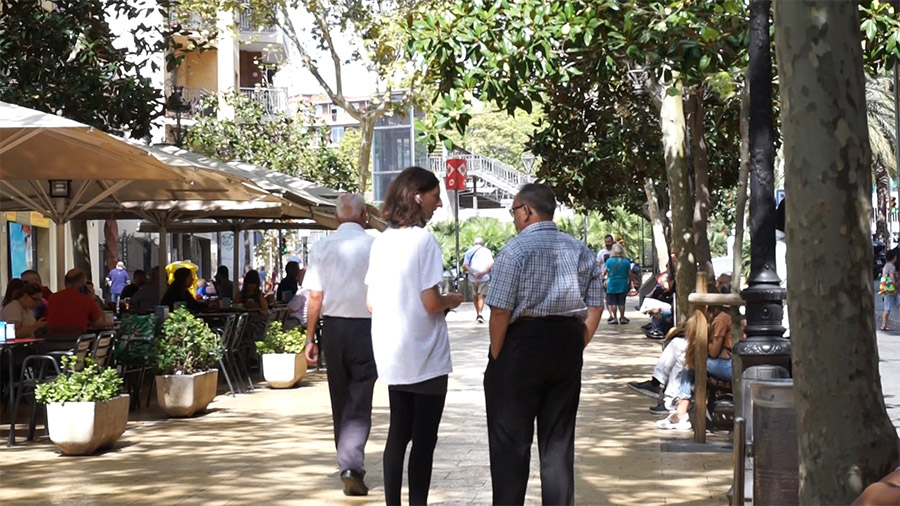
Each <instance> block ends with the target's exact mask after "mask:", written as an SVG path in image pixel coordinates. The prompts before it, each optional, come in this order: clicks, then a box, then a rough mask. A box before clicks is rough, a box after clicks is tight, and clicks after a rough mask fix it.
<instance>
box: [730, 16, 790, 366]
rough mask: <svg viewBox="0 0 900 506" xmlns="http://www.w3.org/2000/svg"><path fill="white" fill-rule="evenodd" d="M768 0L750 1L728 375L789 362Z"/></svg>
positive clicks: (788, 364) (788, 363) (786, 364)
mask: <svg viewBox="0 0 900 506" xmlns="http://www.w3.org/2000/svg"><path fill="white" fill-rule="evenodd" d="M770 5H771V1H770V0H751V1H750V55H749V56H750V70H749V74H750V76H749V81H750V82H749V86H750V239H751V241H750V242H751V248H750V277H749V279H748V285H749V286H748V287H747V289H746V290H743V291H742V292H741V297H743V299H744V301H745V307H746V310H747V327H746V329H745V331H746V333H747V339H745V340H742V341H740V342H738V343H737V344H736V345H735V346H734V354H735V358H736V366H735V368H734V371H735V372H734V377H735V378H740V375H741V374H742V372H743V371H744V370H745V369H747V368H748V367H752V366H755V365H764V364H771V365H781V366H784V367H787V368H789V367H790V357H791V344H790V341H788V340H787V339H785V338H784V337H783V336H784V330H785V329H784V327H783V326H782V318H783V316H784V309H783V307H782V301H783V300H784V299H785V296H786V291H785V289H784V288H782V287H781V285H780V282H781V280H780V279H779V278H778V274H777V272H776V271H775V223H776V212H775V184H774V180H775V176H774V174H775V167H774V165H775V128H774V126H773V121H772V54H771V50H770V38H769V7H770Z"/></svg>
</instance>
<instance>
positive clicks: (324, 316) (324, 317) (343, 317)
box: [322, 315, 372, 321]
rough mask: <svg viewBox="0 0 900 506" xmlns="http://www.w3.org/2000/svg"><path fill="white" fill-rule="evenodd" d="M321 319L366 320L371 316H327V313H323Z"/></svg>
mask: <svg viewBox="0 0 900 506" xmlns="http://www.w3.org/2000/svg"><path fill="white" fill-rule="evenodd" d="M322 319H323V320H352V321H355V320H366V321H368V320H371V319H372V318H371V317H369V318H351V317H349V316H328V315H323V316H322Z"/></svg>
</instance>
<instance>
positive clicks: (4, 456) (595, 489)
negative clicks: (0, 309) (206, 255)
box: [0, 304, 900, 505]
mask: <svg viewBox="0 0 900 506" xmlns="http://www.w3.org/2000/svg"><path fill="white" fill-rule="evenodd" d="M629 307H630V306H629ZM628 316H629V317H630V318H631V319H632V323H631V324H629V325H623V326H615V325H607V324H606V323H605V321H604V322H603V323H601V325H600V329H599V330H598V332H597V335H596V336H595V338H594V341H593V342H592V343H591V345H590V346H589V347H588V348H587V350H586V351H585V365H584V374H583V378H584V380H583V387H582V395H581V405H580V408H579V414H578V426H577V431H576V443H575V444H576V449H575V457H576V464H575V473H576V503H577V504H641V505H645V504H697V505H700V504H727V500H726V498H725V492H726V490H728V488H729V486H730V484H731V461H732V460H731V459H732V456H731V453H730V447H729V449H726V450H725V451H723V449H722V443H723V442H727V441H728V435H719V434H716V435H710V436H709V437H708V440H709V441H712V442H714V444H709V445H706V446H703V447H700V448H698V447H697V446H695V445H694V444H693V443H692V441H691V433H690V432H673V431H662V430H659V429H657V428H656V426H655V424H654V422H655V420H657V419H658V418H660V417H659V416H656V415H652V414H650V413H649V412H648V411H647V408H648V407H649V406H650V405H651V404H652V400H651V399H649V398H647V397H643V396H639V395H637V394H635V393H633V392H631V391H630V390H629V389H627V388H626V387H625V383H626V382H627V381H632V380H644V379H647V378H648V377H649V376H650V372H651V370H652V367H653V365H654V364H655V362H656V358H657V356H658V354H659V344H658V343H657V342H656V341H651V340H648V339H645V338H644V337H643V335H642V334H641V332H640V329H639V326H640V325H641V324H642V323H643V321H644V317H643V316H641V315H640V314H638V313H637V312H633V313H632V314H629V315H628ZM448 320H449V321H450V327H451V330H450V332H451V347H452V350H453V363H454V372H453V374H451V376H450V392H449V393H448V395H447V402H446V408H445V410H444V416H443V420H442V422H441V428H440V439H439V441H438V446H437V450H436V452H435V462H434V474H433V478H432V486H431V494H430V496H429V501H430V502H431V503H432V504H490V502H491V484H490V467H489V464H488V448H487V431H486V427H485V413H484V393H483V389H482V377H483V371H484V367H485V364H486V355H487V349H488V335H487V324H477V323H475V312H474V309H473V308H472V306H471V304H466V305H463V306H462V307H461V309H460V310H459V311H458V312H455V313H450V315H449V317H448ZM897 344H898V343H897V342H896V341H895V342H894V345H895V350H897V349H898V348H900V347H897ZM897 356H898V357H900V352H898V353H897ZM895 379H896V376H895ZM883 380H885V381H886V378H884V377H883ZM895 383H900V381H895ZM222 391H224V390H222V389H220V392H222ZM388 413H389V408H388V401H387V388H386V387H385V385H384V384H382V383H378V384H377V385H376V389H375V399H374V411H373V426H372V435H371V437H370V440H369V445H368V447H367V467H368V475H367V477H366V481H367V482H368V484H369V485H370V487H371V491H370V495H369V496H367V497H364V498H347V497H345V496H344V495H343V494H342V493H341V487H340V482H339V480H338V470H337V469H336V468H335V455H334V443H333V440H332V430H331V412H330V407H329V400H328V387H327V383H326V381H325V374H324V372H318V373H316V372H314V371H310V373H309V374H308V376H307V379H305V380H304V381H303V383H302V384H301V386H300V387H299V388H296V389H293V390H282V391H274V390H266V389H259V390H257V391H256V392H254V393H251V394H245V395H238V397H237V398H232V397H230V396H225V395H220V396H219V397H217V398H216V401H215V402H214V403H213V404H212V405H211V406H210V410H209V412H208V413H206V414H205V415H201V416H197V417H195V418H192V419H187V420H175V419H162V420H157V421H149V422H147V421H144V422H141V421H138V422H129V430H128V431H127V432H126V433H125V434H124V435H123V436H122V438H121V439H120V441H119V443H118V444H117V446H116V448H114V449H113V450H111V451H108V452H106V453H104V454H102V455H98V456H93V457H62V456H60V455H58V454H57V453H56V451H55V448H54V447H53V446H52V444H51V443H50V442H49V440H48V439H46V437H42V438H40V439H39V440H38V441H37V442H34V443H24V442H21V443H20V444H19V445H17V446H15V447H14V448H2V449H0V503H2V504H76V503H77V504H130V503H143V504H226V503H229V504H248V503H269V504H383V503H384V495H383V487H382V470H381V451H382V449H383V448H384V440H385V437H386V435H387V427H388ZM139 414H140V415H141V418H152V417H153V416H152V414H151V413H148V412H147V411H146V410H144V411H142V412H139ZM20 427H21V425H20ZM5 432H6V431H5V430H2V431H0V435H2V434H4V433H5ZM19 440H20V441H23V439H22V438H20V439H19ZM715 443H718V444H715ZM698 449H700V450H703V451H704V452H702V453H701V452H697V451H696V450H698ZM406 497H407V496H406V494H405V492H404V495H403V500H404V501H406ZM526 503H527V504H535V503H540V477H539V468H538V455H537V447H536V446H535V447H534V448H533V450H532V465H531V479H530V482H529V488H528V496H527V499H526Z"/></svg>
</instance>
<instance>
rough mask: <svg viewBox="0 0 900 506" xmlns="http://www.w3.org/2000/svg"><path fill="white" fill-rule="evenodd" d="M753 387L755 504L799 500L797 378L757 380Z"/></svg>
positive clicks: (775, 504) (794, 501)
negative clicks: (795, 395) (795, 383)
mask: <svg viewBox="0 0 900 506" xmlns="http://www.w3.org/2000/svg"><path fill="white" fill-rule="evenodd" d="M750 391H751V396H752V399H753V450H754V451H753V454H754V466H753V504H765V505H766V506H770V505H772V506H777V505H782V504H784V505H795V504H798V501H799V486H800V476H799V469H798V466H799V463H798V450H797V408H796V404H795V403H794V380H793V379H771V380H760V381H754V382H752V383H751V384H750Z"/></svg>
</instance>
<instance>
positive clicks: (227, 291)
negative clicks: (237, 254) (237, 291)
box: [213, 265, 234, 299]
mask: <svg viewBox="0 0 900 506" xmlns="http://www.w3.org/2000/svg"><path fill="white" fill-rule="evenodd" d="M213 286H214V287H215V289H216V295H218V296H219V298H220V299H223V298H225V299H230V298H231V295H232V294H233V293H234V283H233V282H231V280H229V279H228V267H225V266H224V265H220V266H219V268H218V270H216V275H215V276H214V277H213Z"/></svg>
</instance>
